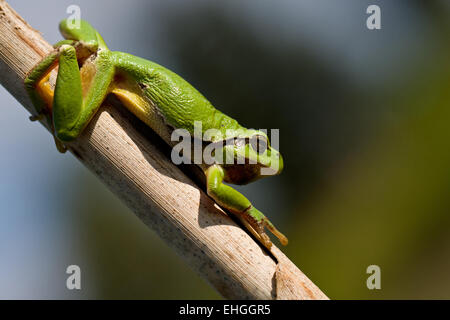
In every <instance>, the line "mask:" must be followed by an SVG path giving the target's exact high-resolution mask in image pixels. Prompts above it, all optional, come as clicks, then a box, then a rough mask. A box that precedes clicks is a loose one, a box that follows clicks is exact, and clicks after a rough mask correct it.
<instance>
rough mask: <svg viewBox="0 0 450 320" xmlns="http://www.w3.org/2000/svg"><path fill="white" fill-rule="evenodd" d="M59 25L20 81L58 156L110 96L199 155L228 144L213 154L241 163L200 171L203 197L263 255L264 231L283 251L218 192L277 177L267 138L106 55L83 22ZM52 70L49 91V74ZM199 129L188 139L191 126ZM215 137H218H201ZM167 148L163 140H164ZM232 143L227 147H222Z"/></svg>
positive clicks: (238, 199) (198, 97) (181, 85)
mask: <svg viewBox="0 0 450 320" xmlns="http://www.w3.org/2000/svg"><path fill="white" fill-rule="evenodd" d="M70 22H71V21H68V19H65V20H63V21H61V23H60V25H59V28H60V31H61V33H62V35H63V36H64V38H65V39H66V40H62V41H60V42H58V43H57V44H55V46H54V50H53V51H52V52H51V53H50V54H49V55H48V56H46V57H45V58H44V59H43V60H42V61H41V62H40V63H39V64H38V65H37V66H36V67H35V68H34V69H33V70H32V71H31V72H30V73H29V74H28V75H27V77H26V79H25V87H26V90H27V92H28V94H29V96H30V98H31V100H32V102H33V104H34V106H35V108H36V111H37V114H36V115H35V116H32V117H31V119H32V120H42V121H46V122H47V123H48V125H49V126H50V127H51V128H52V131H53V135H54V137H55V143H56V146H57V148H58V150H59V151H60V152H65V151H66V147H65V145H64V143H67V142H70V141H72V140H73V139H75V138H77V137H78V136H79V135H80V133H81V132H82V131H83V129H84V128H85V127H86V125H87V124H88V123H89V121H90V120H91V119H92V117H93V115H94V114H95V113H96V111H97V110H98V108H99V107H100V105H101V103H102V102H103V100H104V99H105V97H106V96H107V95H108V94H110V93H112V94H114V95H115V96H116V97H117V98H118V99H119V100H120V101H121V102H122V104H123V105H124V106H125V107H127V108H128V109H129V110H130V111H131V112H132V113H134V114H135V115H136V116H137V117H138V118H139V119H140V120H142V121H143V122H144V123H146V124H147V125H148V126H150V127H151V128H152V129H153V130H154V131H155V132H156V133H157V134H159V135H160V136H161V137H163V138H167V134H168V132H170V131H173V130H174V129H185V130H187V131H188V132H189V133H191V134H192V135H194V136H193V139H201V142H202V147H203V148H205V147H207V146H208V145H211V144H217V143H218V142H221V141H222V142H223V141H225V140H226V141H227V143H225V144H224V145H223V146H221V148H220V149H219V152H217V150H216V153H221V154H222V155H224V156H225V157H231V158H232V159H237V158H238V157H241V158H242V157H244V160H245V161H244V163H242V162H241V163H232V164H229V163H228V162H227V164H223V163H220V162H213V163H210V164H208V165H206V164H202V165H200V167H201V169H202V171H203V172H204V174H205V176H206V189H207V193H208V195H209V196H210V197H211V198H212V199H214V201H215V202H216V203H217V204H218V205H219V206H221V207H223V208H224V209H227V210H229V211H230V212H232V213H233V214H235V215H236V216H237V217H238V218H239V219H240V221H241V222H242V223H243V224H244V225H245V226H246V228H247V229H248V230H249V231H250V232H251V233H252V234H253V235H254V236H255V237H256V238H257V239H258V240H259V241H260V242H261V243H262V244H263V245H264V246H266V247H267V248H269V249H270V247H271V245H272V242H271V241H270V238H269V237H268V236H267V234H266V233H265V228H267V229H268V230H270V231H271V232H272V233H273V234H274V235H275V236H276V237H277V238H278V239H279V240H280V242H281V243H282V244H283V245H286V244H287V243H288V240H287V238H286V237H285V236H284V235H283V234H282V233H281V232H279V231H278V230H277V229H276V228H275V227H274V225H273V224H272V223H271V222H270V221H269V220H268V219H267V218H266V217H265V216H264V214H263V213H262V212H260V211H259V210H258V209H256V208H255V207H254V206H253V205H252V204H251V202H250V201H249V200H248V199H247V198H246V197H245V196H243V195H242V194H241V193H240V192H238V191H237V190H235V189H233V188H232V187H230V186H228V185H226V184H224V182H226V183H232V184H246V183H248V182H252V181H254V180H256V179H258V178H261V177H262V176H263V175H262V174H261V169H262V168H275V170H274V172H273V174H278V173H280V172H281V170H282V169H283V160H282V157H281V155H280V154H279V152H278V151H277V150H275V149H274V148H272V147H271V146H270V143H269V139H268V137H267V135H266V134H265V133H264V132H263V131H260V130H253V129H246V128H244V127H242V126H241V125H239V123H238V122H237V121H236V120H234V119H232V118H230V117H228V116H226V115H225V114H223V113H222V112H220V111H219V110H217V109H215V108H214V107H213V106H212V105H211V103H210V102H209V101H208V100H207V99H206V98H205V97H203V95H202V94H200V93H199V92H198V91H197V90H196V89H195V88H193V87H192V86H191V85H190V84H189V83H188V82H187V81H185V80H184V79H182V78H181V77H180V76H178V75H177V74H175V73H174V72H172V71H170V70H168V69H166V68H164V67H162V66H160V65H158V64H156V63H154V62H151V61H148V60H145V59H142V58H139V57H136V56H133V55H131V54H128V53H123V52H116V51H110V50H109V49H108V48H107V46H106V44H105V42H104V40H103V39H102V37H101V36H100V34H99V33H98V32H97V31H96V30H95V29H94V28H93V27H92V26H91V25H90V24H89V23H88V22H86V21H84V20H80V21H79V22H80V24H79V27H75V28H74V27H73V26H72V24H70ZM56 67H57V68H58V72H57V77H56V84H55V86H54V88H53V87H52V86H51V85H50V83H49V77H50V74H51V71H52V70H53V69H55V68H56ZM196 121H198V122H200V123H201V125H202V129H201V133H202V134H201V136H198V135H197V136H195V131H196V130H194V129H195V128H194V122H196ZM208 129H216V130H218V132H219V133H221V134H222V135H217V134H216V135H209V136H208V135H205V134H204V133H206V132H207V130H208ZM165 140H166V141H167V139H165ZM230 141H231V143H229V142H230Z"/></svg>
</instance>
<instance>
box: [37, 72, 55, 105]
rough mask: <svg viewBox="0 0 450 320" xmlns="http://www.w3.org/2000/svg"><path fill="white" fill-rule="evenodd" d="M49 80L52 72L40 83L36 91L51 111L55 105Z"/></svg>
mask: <svg viewBox="0 0 450 320" xmlns="http://www.w3.org/2000/svg"><path fill="white" fill-rule="evenodd" d="M49 78H50V72H49V73H48V74H47V75H46V76H45V77H44V78H42V80H41V81H39V83H38V84H37V86H36V91H37V93H38V94H39V96H40V97H41V98H42V99H43V100H44V101H45V103H46V104H47V106H48V107H49V109H50V110H51V109H52V105H53V89H52V87H51V86H50V83H49V82H48V80H49Z"/></svg>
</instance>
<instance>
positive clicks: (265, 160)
mask: <svg viewBox="0 0 450 320" xmlns="http://www.w3.org/2000/svg"><path fill="white" fill-rule="evenodd" d="M230 140H231V139H227V141H228V142H227V143H226V144H225V146H224V159H225V164H224V165H223V168H224V169H225V172H226V174H225V181H227V182H230V183H234V184H246V183H249V182H252V181H255V180H257V179H260V178H263V177H265V176H271V175H277V174H280V173H281V171H282V170H283V158H282V157H281V154H280V153H279V152H278V150H276V149H274V148H272V147H271V145H270V142H269V138H268V137H267V134H266V133H265V132H263V131H260V130H245V131H244V132H242V133H239V134H237V135H235V136H234V137H233V138H232V142H231V141H230ZM226 157H228V159H230V158H231V157H232V158H233V160H234V163H233V164H228V163H227V162H228V161H227V160H226V159H227V158H226Z"/></svg>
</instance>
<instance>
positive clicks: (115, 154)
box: [0, 0, 327, 299]
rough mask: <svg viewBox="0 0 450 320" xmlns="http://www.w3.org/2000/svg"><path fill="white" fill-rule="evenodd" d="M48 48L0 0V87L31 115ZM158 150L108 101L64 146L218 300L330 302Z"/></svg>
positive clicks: (143, 131)
mask: <svg viewBox="0 0 450 320" xmlns="http://www.w3.org/2000/svg"><path fill="white" fill-rule="evenodd" d="M51 50H52V47H51V46H50V45H49V44H48V43H47V42H46V41H45V40H44V39H43V38H42V37H41V35H40V34H39V33H38V32H37V31H35V30H34V29H32V28H31V27H30V26H29V25H28V24H27V23H26V21H24V20H23V19H22V18H21V17H20V16H19V15H18V14H17V13H16V12H15V11H14V10H13V9H12V8H11V7H10V6H9V5H8V4H7V3H6V2H5V1H4V0H0V82H1V84H2V85H3V86H4V87H5V88H6V89H7V90H8V91H9V92H10V93H11V94H12V95H13V96H14V97H15V98H16V99H17V100H18V101H19V102H20V103H21V104H22V105H23V106H24V107H25V108H26V109H27V110H29V111H30V112H31V113H34V111H33V110H34V108H33V107H32V105H31V102H30V101H29V99H28V97H27V95H26V92H25V89H24V85H23V79H24V78H25V76H26V74H27V72H29V71H30V70H31V69H32V68H33V67H34V66H35V65H36V63H38V62H39V60H40V59H42V58H43V57H44V56H45V55H46V54H48V53H49V52H50V51H51ZM24 121H28V120H27V119H24ZM47 129H48V128H47ZM163 149H164V148H163V147H161V143H160V142H159V140H158V139H157V138H156V137H155V135H154V134H153V133H152V132H151V130H150V129H149V128H147V127H145V126H143V125H142V124H141V123H140V122H139V121H137V120H136V119H135V118H134V117H133V116H132V115H130V114H129V113H128V112H126V111H123V110H122V108H117V106H114V103H111V102H108V100H107V102H105V103H104V104H103V105H102V107H101V110H100V111H99V112H98V113H97V115H96V116H95V117H94V119H93V120H92V122H91V123H90V124H89V126H88V127H87V129H86V130H85V132H84V133H83V134H82V135H81V137H80V138H78V139H77V140H76V142H74V143H71V144H69V150H70V151H71V152H72V154H74V155H75V156H76V157H77V158H78V159H79V160H80V161H81V162H82V163H83V164H84V165H85V166H86V167H88V168H89V169H90V170H91V171H92V172H93V173H94V174H95V175H96V176H97V177H98V178H99V179H100V180H102V181H103V182H104V183H105V184H106V185H107V186H108V187H109V188H110V189H111V190H112V191H113V192H114V193H115V194H116V195H117V196H118V197H119V198H120V199H121V200H122V201H124V202H125V203H126V204H127V205H128V206H129V207H130V208H131V209H132V210H133V211H134V213H135V214H136V215H137V216H138V217H139V219H141V220H142V221H143V222H144V223H145V224H146V225H147V226H148V227H149V228H151V229H152V230H154V231H155V232H156V233H157V234H158V235H159V236H160V237H161V238H162V239H164V240H165V241H166V242H167V243H168V244H169V246H171V247H172V248H173V249H174V250H175V251H176V252H177V253H178V254H179V255H180V256H181V257H182V258H183V259H184V260H185V261H186V263H188V264H189V265H190V266H191V267H192V268H193V269H194V270H196V271H197V272H198V274H199V275H200V276H201V277H203V278H204V279H205V280H207V281H208V282H209V283H210V284H211V285H212V286H213V287H214V288H215V289H216V290H217V291H218V292H219V293H220V294H221V295H222V296H223V297H225V298H229V299H275V298H278V299H327V297H326V296H325V295H324V294H323V293H322V292H321V291H320V289H319V288H318V287H317V286H315V285H314V284H313V283H312V282H311V281H310V280H309V279H308V278H307V277H306V276H305V275H304V274H303V273H302V272H301V271H300V270H299V269H298V268H297V267H296V266H295V265H294V264H293V263H292V262H291V261H290V260H289V259H288V258H287V257H286V256H285V255H284V254H283V253H282V252H281V251H280V250H279V249H278V248H277V247H275V246H273V247H272V249H271V253H268V252H267V251H266V249H265V248H262V247H261V246H260V245H259V244H258V243H256V242H255V241H254V240H253V238H252V237H250V236H249V235H248V234H247V233H246V232H245V231H244V230H243V229H242V228H241V227H240V226H238V225H237V224H236V223H235V222H234V221H233V220H232V219H230V218H229V217H228V216H227V215H226V214H225V213H224V212H223V211H222V210H221V209H220V208H218V207H217V206H216V205H215V204H214V202H213V201H212V200H211V199H210V198H209V197H208V196H207V195H206V194H205V193H204V191H202V190H201V188H199V187H198V186H197V185H196V184H195V183H194V182H193V181H192V180H191V179H189V178H188V177H187V176H186V175H185V174H184V173H183V172H182V171H181V170H180V169H179V168H178V167H176V166H175V165H174V164H173V163H172V162H171V161H170V159H169V158H168V157H167V155H166V153H165V152H164V150H163ZM55 152H56V151H55Z"/></svg>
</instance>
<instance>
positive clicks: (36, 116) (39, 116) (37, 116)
mask: <svg viewBox="0 0 450 320" xmlns="http://www.w3.org/2000/svg"><path fill="white" fill-rule="evenodd" d="M44 118H45V114H44V113H38V114H34V115H32V116H30V117H29V119H30V121H41V120H43V119H44Z"/></svg>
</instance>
